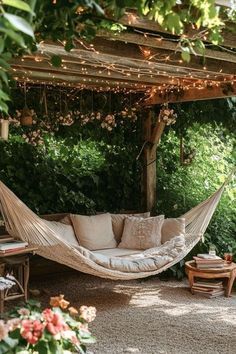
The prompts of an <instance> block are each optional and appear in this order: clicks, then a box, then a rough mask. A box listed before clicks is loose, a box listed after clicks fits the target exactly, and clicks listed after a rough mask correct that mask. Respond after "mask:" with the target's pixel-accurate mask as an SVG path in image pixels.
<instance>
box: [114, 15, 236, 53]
mask: <svg viewBox="0 0 236 354" xmlns="http://www.w3.org/2000/svg"><path fill="white" fill-rule="evenodd" d="M119 22H120V23H121V24H123V25H125V26H129V27H132V28H138V29H141V30H143V31H144V32H147V31H152V32H157V33H159V34H162V33H163V34H168V35H172V36H173V34H172V33H171V32H169V31H167V30H165V29H163V28H162V27H161V26H160V25H159V24H158V23H157V22H155V21H152V20H149V19H148V18H147V17H139V16H137V14H136V13H135V11H127V13H125V14H124V16H122V18H121V19H120V20H119ZM230 25H231V24H230ZM231 26H232V28H234V31H229V30H228V29H223V30H222V36H223V38H224V42H223V46H225V47H230V48H236V35H235V23H232V25H231ZM201 30H202V29H200V30H190V31H189V32H187V33H185V34H186V35H187V36H189V37H190V38H191V37H193V36H196V35H197V34H198V32H199V31H201ZM175 37H176V38H180V37H179V36H175ZM205 43H207V41H206V42H205ZM208 43H209V42H208Z"/></svg>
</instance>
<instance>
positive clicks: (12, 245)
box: [0, 241, 28, 251]
mask: <svg viewBox="0 0 236 354" xmlns="http://www.w3.org/2000/svg"><path fill="white" fill-rule="evenodd" d="M27 246H28V242H23V241H13V242H4V243H0V251H7V250H14V249H17V248H25V247H27Z"/></svg>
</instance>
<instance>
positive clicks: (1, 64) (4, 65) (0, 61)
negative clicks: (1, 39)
mask: <svg viewBox="0 0 236 354" xmlns="http://www.w3.org/2000/svg"><path fill="white" fill-rule="evenodd" d="M0 67H2V68H4V69H7V70H8V69H10V65H9V64H8V63H7V62H6V61H5V60H3V59H2V58H0Z"/></svg>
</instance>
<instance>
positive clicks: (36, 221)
mask: <svg viewBox="0 0 236 354" xmlns="http://www.w3.org/2000/svg"><path fill="white" fill-rule="evenodd" d="M224 187H225V184H223V185H222V186H221V187H220V188H219V189H218V190H217V191H216V192H215V193H214V194H213V195H212V196H211V197H209V198H208V199H207V200H205V201H204V202H202V203H200V204H199V205H197V206H196V207H194V208H193V209H191V210H190V211H188V212H187V213H186V214H184V215H182V216H181V217H183V218H185V221H186V234H185V247H184V250H183V251H181V253H179V254H178V255H177V256H176V257H175V258H174V259H172V260H171V261H170V262H168V263H167V264H165V265H164V266H161V267H160V268H158V269H156V270H152V271H142V272H123V271H119V270H117V269H110V268H107V267H104V266H102V265H99V264H97V263H96V262H95V261H93V260H92V259H91V258H89V257H86V252H81V250H80V249H77V248H74V247H72V246H71V245H70V244H68V243H67V242H64V241H63V240H62V239H61V238H59V237H58V236H57V235H56V233H55V232H53V230H51V229H50V228H49V227H48V226H47V225H46V223H45V222H44V220H43V219H41V218H40V217H39V216H37V215H36V214H35V213H34V212H33V211H32V210H30V209H29V208H28V207H27V206H26V205H25V204H24V203H23V202H22V201H21V200H20V199H19V198H18V197H17V196H16V195H15V194H14V193H13V192H11V191H10V190H9V189H8V188H7V187H6V186H5V185H4V184H3V183H2V182H0V211H1V213H2V216H3V218H4V222H5V225H6V229H7V231H8V232H9V234H10V235H11V236H12V237H14V238H15V239H21V240H23V241H26V242H28V243H29V244H30V245H31V246H36V247H38V250H37V252H36V253H37V254H39V255H40V256H43V257H45V258H48V259H51V260H53V261H56V262H58V263H61V264H65V265H67V266H69V267H71V268H74V269H76V270H78V271H81V272H84V273H89V274H92V275H95V276H99V277H102V278H109V279H114V280H117V279H122V280H129V279H138V278H144V277H148V276H151V275H155V274H158V273H161V272H162V271H164V270H166V269H168V268H169V267H171V266H173V265H174V264H176V263H178V262H179V261H180V260H181V259H183V258H184V257H185V256H186V255H187V254H188V253H189V252H190V250H191V249H192V248H193V247H194V246H195V245H196V243H197V242H198V241H199V240H200V239H201V237H202V236H203V234H204V232H205V231H206V228H207V226H208V224H209V222H210V220H211V217H212V215H213V213H214V211H215V209H216V207H217V204H218V202H219V200H220V197H221V194H222V192H223V190H224ZM81 249H82V247H81Z"/></svg>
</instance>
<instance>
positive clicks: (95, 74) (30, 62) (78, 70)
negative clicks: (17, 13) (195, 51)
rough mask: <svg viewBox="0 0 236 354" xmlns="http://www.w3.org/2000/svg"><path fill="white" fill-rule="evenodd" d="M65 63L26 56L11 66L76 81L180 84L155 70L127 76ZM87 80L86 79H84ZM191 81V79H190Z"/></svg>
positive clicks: (18, 69) (14, 61)
mask: <svg viewBox="0 0 236 354" xmlns="http://www.w3.org/2000/svg"><path fill="white" fill-rule="evenodd" d="M64 65H66V70H65V69H63V67H59V68H56V67H52V66H51V65H50V64H49V63H48V61H45V60H43V61H41V62H35V60H34V59H33V58H26V59H24V61H23V62H22V61H21V60H19V59H15V60H13V61H12V63H11V67H12V69H13V70H14V74H15V75H17V72H20V71H21V72H24V70H28V75H30V71H37V72H42V73H43V72H45V76H46V75H48V73H50V76H51V77H53V76H56V75H57V74H59V75H63V76H65V77H66V76H68V80H70V77H71V80H70V81H73V82H74V81H75V79H76V78H79V77H80V78H87V77H92V78H93V79H94V80H93V81H95V80H97V79H98V80H102V79H104V78H105V79H106V80H107V82H108V83H109V82H110V81H117V82H127V83H128V82H130V83H131V82H133V83H136V82H137V83H142V84H145V85H150V86H152V85H158V84H162V83H166V84H178V79H170V78H168V77H164V76H161V75H157V74H155V73H154V72H153V73H152V74H151V75H150V74H149V75H148V74H147V75H142V76H141V75H140V77H137V74H135V75H132V74H130V75H129V76H126V75H125V74H123V73H119V72H115V71H112V69H110V71H108V70H107V69H104V67H100V66H98V67H97V68H94V67H92V66H89V65H86V64H83V65H81V64H80V63H78V62H77V63H75V62H74V63H71V62H69V61H67V62H66V63H65V64H64ZM84 81H85V80H84ZM190 81H191V80H190Z"/></svg>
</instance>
